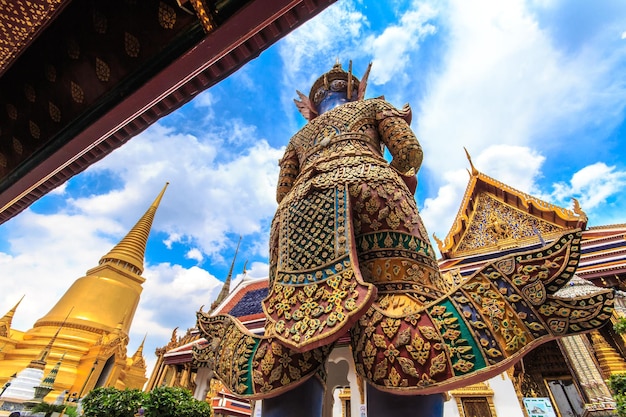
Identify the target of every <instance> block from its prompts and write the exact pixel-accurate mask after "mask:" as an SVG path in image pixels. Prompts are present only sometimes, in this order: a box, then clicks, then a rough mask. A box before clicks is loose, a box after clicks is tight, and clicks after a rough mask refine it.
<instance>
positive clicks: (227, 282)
mask: <svg viewBox="0 0 626 417" xmlns="http://www.w3.org/2000/svg"><path fill="white" fill-rule="evenodd" d="M239 245H241V236H239V242H238V243H237V249H236V250H235V255H234V256H233V261H232V262H231V264H230V270H229V271H228V276H227V277H226V280H225V281H224V285H222V290H221V291H220V293H219V295H218V296H217V298H216V299H215V301H213V304H211V311H213V310H215V308H216V307H217V306H218V305H220V304H221V303H222V301H224V300H225V299H226V297H228V294H229V293H230V281H231V279H232V277H233V269H234V268H235V259H237V254H238V253H239Z"/></svg>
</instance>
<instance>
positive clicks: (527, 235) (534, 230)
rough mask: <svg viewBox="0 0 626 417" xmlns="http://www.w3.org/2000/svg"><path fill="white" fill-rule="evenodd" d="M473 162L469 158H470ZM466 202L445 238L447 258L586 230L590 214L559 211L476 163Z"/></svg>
mask: <svg viewBox="0 0 626 417" xmlns="http://www.w3.org/2000/svg"><path fill="white" fill-rule="evenodd" d="M470 164H471V160H470ZM471 166H472V170H471V172H470V181H469V183H468V185H467V188H466V190H465V194H464V196H463V201H462V203H461V206H460V207H459V211H458V213H457V215H456V218H455V220H454V222H453V225H452V228H451V229H450V231H449V232H448V235H447V236H446V238H445V239H444V240H443V241H441V240H437V244H438V247H439V251H440V252H441V255H442V257H443V258H444V259H450V258H457V257H464V256H471V255H477V254H481V253H489V252H493V251H501V250H506V249H510V248H514V247H520V246H526V245H529V244H533V243H540V242H541V243H543V242H545V241H549V240H551V239H552V238H554V237H556V236H558V235H559V234H561V233H562V232H563V231H566V230H573V229H577V228H580V229H584V228H585V227H586V225H587V216H586V215H585V213H584V212H583V211H582V210H580V207H579V206H578V204H577V203H578V202H577V201H575V202H574V205H575V210H574V211H572V210H569V209H566V208H562V207H558V206H556V205H554V204H550V203H547V202H545V201H543V200H540V199H538V198H536V197H533V196H531V195H529V194H526V193H523V192H521V191H519V190H516V189H515V188H513V187H510V186H508V185H506V184H504V183H502V182H500V181H497V180H495V179H493V178H490V177H488V176H487V175H484V174H483V173H481V172H479V171H478V170H477V169H476V168H475V167H474V166H473V165H471Z"/></svg>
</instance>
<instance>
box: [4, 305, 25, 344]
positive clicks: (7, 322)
mask: <svg viewBox="0 0 626 417" xmlns="http://www.w3.org/2000/svg"><path fill="white" fill-rule="evenodd" d="M23 299H24V296H23V295H22V298H20V301H18V302H17V304H15V306H13V308H12V309H10V310H9V311H7V313H6V314H5V315H4V316H2V317H0V336H4V337H8V336H9V333H10V331H11V323H12V322H13V316H14V315H15V311H16V310H17V307H18V306H19V305H20V303H21V302H22V300H23Z"/></svg>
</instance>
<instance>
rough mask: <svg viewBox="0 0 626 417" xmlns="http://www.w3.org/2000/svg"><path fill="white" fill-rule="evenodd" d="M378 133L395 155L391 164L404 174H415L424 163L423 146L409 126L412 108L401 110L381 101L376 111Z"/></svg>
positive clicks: (392, 154) (407, 107)
mask: <svg viewBox="0 0 626 417" xmlns="http://www.w3.org/2000/svg"><path fill="white" fill-rule="evenodd" d="M376 119H377V120H378V133H379V134H380V137H381V140H382V141H383V143H384V144H385V146H387V149H389V153H391V156H392V157H393V159H392V161H391V166H392V167H393V168H395V169H396V170H397V171H398V172H400V173H401V174H403V175H410V176H413V175H415V174H416V173H417V171H418V170H419V168H420V166H421V164H422V158H423V153H422V147H421V146H420V144H419V142H418V140H417V137H416V136H415V134H414V133H413V131H412V130H411V127H410V126H409V123H410V120H411V108H410V107H409V105H408V104H407V105H405V106H404V107H403V108H402V109H401V110H398V109H396V108H394V107H393V106H391V105H390V104H389V103H386V102H381V103H380V108H379V110H378V111H377V113H376Z"/></svg>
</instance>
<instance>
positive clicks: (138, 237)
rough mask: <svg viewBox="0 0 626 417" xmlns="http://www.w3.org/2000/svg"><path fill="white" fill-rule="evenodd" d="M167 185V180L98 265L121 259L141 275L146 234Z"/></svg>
mask: <svg viewBox="0 0 626 417" xmlns="http://www.w3.org/2000/svg"><path fill="white" fill-rule="evenodd" d="M168 185H169V182H166V183H165V186H164V187H163V189H162V190H161V192H160V193H159V195H158V196H157V198H156V199H155V200H154V202H153V203H152V205H151V206H150V207H149V208H148V210H147V211H146V213H145V214H144V215H143V216H142V217H141V218H140V219H139V221H137V223H136V224H135V226H134V227H133V228H132V229H131V230H130V231H129V232H128V234H127V235H126V236H125V237H124V238H123V239H122V240H121V241H120V242H119V243H118V244H117V245H115V247H114V248H113V249H111V251H110V252H109V253H107V254H106V255H104V256H103V257H102V258H101V259H100V265H102V264H104V263H107V262H114V263H119V262H120V261H121V262H122V265H126V266H127V267H129V269H131V270H132V271H133V272H135V273H136V274H138V275H141V273H142V272H143V261H144V256H145V253H146V244H147V243H148V235H149V234H150V229H151V228H152V221H153V220H154V214H155V213H156V211H157V208H158V207H159V204H160V203H161V198H162V197H163V194H164V193H165V189H166V188H167V186H168Z"/></svg>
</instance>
